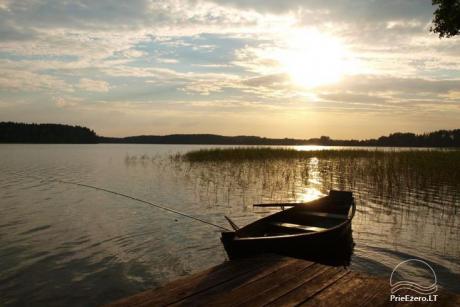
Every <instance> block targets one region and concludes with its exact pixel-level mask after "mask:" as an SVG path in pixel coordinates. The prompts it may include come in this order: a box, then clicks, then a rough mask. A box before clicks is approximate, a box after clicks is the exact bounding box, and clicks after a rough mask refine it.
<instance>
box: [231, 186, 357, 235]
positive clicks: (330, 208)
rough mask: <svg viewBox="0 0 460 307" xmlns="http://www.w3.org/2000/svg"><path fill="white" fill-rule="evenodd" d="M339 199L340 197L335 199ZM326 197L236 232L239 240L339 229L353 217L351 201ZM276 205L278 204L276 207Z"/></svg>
mask: <svg viewBox="0 0 460 307" xmlns="http://www.w3.org/2000/svg"><path fill="white" fill-rule="evenodd" d="M338 196H340V197H338ZM343 196H344V195H343V194H340V195H339V194H336V195H331V194H330V195H329V196H326V197H323V198H320V199H318V200H315V201H312V202H309V203H305V204H292V208H290V209H286V210H283V211H280V212H278V213H275V214H273V215H270V216H268V217H265V218H262V219H260V220H258V221H256V222H254V223H252V224H249V225H247V226H245V227H243V228H241V229H239V230H237V231H236V235H237V237H239V238H250V237H271V236H282V235H293V234H307V233H318V232H322V231H326V230H328V229H330V228H333V227H335V226H338V225H340V224H342V223H344V222H345V221H347V220H348V219H349V218H350V217H351V215H352V204H353V198H352V197H343ZM278 205H279V204H278Z"/></svg>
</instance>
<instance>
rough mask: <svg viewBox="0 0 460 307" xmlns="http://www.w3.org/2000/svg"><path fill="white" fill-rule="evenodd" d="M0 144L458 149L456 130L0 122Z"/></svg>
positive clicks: (459, 135) (459, 132)
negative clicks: (186, 129)
mask: <svg viewBox="0 0 460 307" xmlns="http://www.w3.org/2000/svg"><path fill="white" fill-rule="evenodd" d="M0 144H164V145H230V146H231V145H235V146H241V145H243V146H244V145H251V146H253V145H254V146H257V145H259V146H309V145H313V146H315V145H316V146H356V147H419V148H422V147H428V148H433V147H438V148H456V147H460V129H455V130H438V131H434V132H430V133H424V134H414V133H400V132H398V133H393V134H390V135H388V136H381V137H379V138H377V139H367V140H334V139H332V138H330V137H328V136H321V137H319V138H311V139H293V138H282V139H277V138H265V137H259V136H223V135H216V134H171V135H161V136H160V135H140V136H129V137H122V138H116V137H104V136H99V135H97V134H96V133H95V132H94V131H93V130H90V129H89V128H86V127H81V126H70V125H62V124H28V123H14V122H0Z"/></svg>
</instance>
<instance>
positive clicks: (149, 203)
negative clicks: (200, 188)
mask: <svg viewBox="0 0 460 307" xmlns="http://www.w3.org/2000/svg"><path fill="white" fill-rule="evenodd" d="M28 177H31V178H35V179H39V180H43V181H55V182H60V183H64V184H71V185H76V186H80V187H85V188H91V189H94V190H98V191H103V192H107V193H111V194H114V195H118V196H122V197H126V198H129V199H132V200H135V201H138V202H141V203H144V204H148V205H150V206H153V207H156V208H159V209H162V210H165V211H169V212H172V213H175V214H178V215H181V216H185V217H188V218H190V219H192V220H195V221H198V222H201V223H204V224H208V225H211V226H214V227H217V228H220V229H222V230H225V231H231V230H230V229H228V228H225V227H223V226H220V225H217V224H214V223H212V222H209V221H206V220H203V219H200V218H198V217H195V216H192V215H188V214H186V213H183V212H180V211H177V210H174V209H171V208H168V207H165V206H162V205H159V204H156V203H153V202H150V201H146V200H143V199H140V198H137V197H134V196H130V195H126V194H123V193H120V192H116V191H112V190H109V189H105V188H101V187H97V186H93V185H89V184H84V183H80V182H73V181H65V180H60V179H43V178H38V177H35V176H28Z"/></svg>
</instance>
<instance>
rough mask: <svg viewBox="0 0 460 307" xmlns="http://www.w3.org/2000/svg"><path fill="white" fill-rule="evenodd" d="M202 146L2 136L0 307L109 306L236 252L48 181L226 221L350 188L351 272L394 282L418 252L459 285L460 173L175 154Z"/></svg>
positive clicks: (442, 279)
mask: <svg viewBox="0 0 460 307" xmlns="http://www.w3.org/2000/svg"><path fill="white" fill-rule="evenodd" d="M204 147H206V148H208V147H211V146H199V145H128V144H113V145H111V144H98V145H27V144H24V145H22V144H21V145H8V144H3V145H0V158H1V159H0V169H1V173H0V187H1V189H0V210H1V215H0V259H1V261H0V305H12V306H13V305H25V304H30V305H33V306H63V305H65V306H97V305H100V304H102V303H108V302H110V301H113V300H115V299H117V298H121V297H124V296H127V295H130V294H134V293H137V292H139V291H142V290H144V289H148V288H152V287H157V286H159V285H162V284H164V283H166V282H168V281H171V280H174V279H177V278H178V277H180V276H184V275H188V274H191V273H194V272H197V271H200V270H203V269H205V268H208V267H211V266H213V265H216V264H219V263H221V262H223V261H224V260H225V259H226V254H225V251H224V249H223V247H222V245H221V243H220V233H219V229H217V228H215V227H212V226H209V225H206V224H202V223H199V222H196V221H193V220H190V219H188V218H186V217H183V216H179V215H174V214H172V213H169V212H165V211H162V210H160V209H157V208H155V207H152V206H149V205H146V204H144V203H140V202H137V201H134V200H132V199H127V198H124V197H120V196H117V195H113V194H110V193H106V192H103V191H97V190H94V189H90V188H85V187H82V186H76V185H69V184H63V183H60V182H56V181H51V180H50V179H59V180H68V181H73V182H79V183H83V184H88V185H93V186H97V187H101V188H105V189H109V190H113V191H116V192H119V193H124V194H127V195H130V196H134V197H137V198H140V199H144V200H147V201H151V202H155V203H158V204H161V205H163V206H167V207H170V208H173V209H175V210H179V211H181V212H185V213H188V214H191V215H193V216H195V217H198V218H201V219H204V220H207V221H210V222H212V223H215V224H218V225H222V226H225V227H228V226H227V222H226V220H225V218H224V215H228V216H230V217H231V218H232V219H233V220H234V221H235V222H236V223H237V224H238V225H240V226H241V225H245V224H247V223H249V222H251V221H254V220H256V219H258V218H260V217H262V216H265V215H267V214H269V213H270V212H269V211H267V209H261V208H258V209H255V208H253V207H252V204H253V203H259V202H270V201H286V202H292V201H308V200H312V199H315V198H318V197H321V196H322V195H325V194H326V193H327V192H328V190H329V189H332V188H334V189H345V190H352V191H353V192H354V195H355V199H356V204H357V214H356V217H355V219H354V220H353V239H354V242H355V244H356V245H355V247H354V254H353V256H352V260H351V268H352V269H355V270H359V271H364V272H368V273H371V274H377V275H381V276H386V277H388V278H389V275H390V274H391V272H392V270H393V268H394V267H395V266H396V265H397V264H399V263H400V262H401V261H403V260H406V259H410V258H419V259H423V260H425V261H427V262H428V263H429V264H430V265H431V266H432V267H433V269H434V271H435V272H436V275H437V280H438V284H439V285H441V286H442V287H445V288H447V289H449V290H451V291H454V292H457V293H460V283H459V282H458V281H459V280H460V243H459V242H460V217H459V214H458V213H459V209H460V187H459V183H458V182H456V181H455V180H451V179H449V178H446V179H445V180H441V181H440V180H430V178H418V177H417V178H414V176H412V175H410V174H407V173H401V174H399V173H398V171H397V170H396V171H395V170H392V172H391V174H393V175H391V176H388V175H385V174H383V175H382V174H380V173H379V171H378V168H370V167H366V166H365V165H364V166H362V163H361V162H360V161H354V162H353V163H351V164H350V163H348V162H347V161H343V160H342V161H329V160H322V159H317V158H311V159H308V160H305V161H293V162H286V161H278V162H271V163H266V162H244V163H237V164H235V163H227V162H225V163H187V162H183V161H178V160H175V159H171V155H174V154H176V153H184V152H187V151H189V150H196V149H199V148H204ZM322 148H323V147H317V146H316V147H308V146H307V147H298V149H299V150H311V149H322ZM334 150H341V149H340V148H335V149H334ZM382 150H390V149H382ZM360 165H361V166H362V167H360ZM425 177H426V176H425Z"/></svg>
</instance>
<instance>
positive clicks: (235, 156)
mask: <svg viewBox="0 0 460 307" xmlns="http://www.w3.org/2000/svg"><path fill="white" fill-rule="evenodd" d="M381 153H382V152H381V151H370V150H355V149H342V150H313V151H300V150H296V149H292V148H273V147H235V148H210V149H200V150H194V151H189V152H187V153H185V154H182V155H177V156H176V158H182V159H185V160H187V161H189V162H210V161H248V160H249V161H254V160H286V159H305V158H312V157H317V158H333V157H343V156H347V157H362V156H374V155H376V154H377V155H380V154H381Z"/></svg>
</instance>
